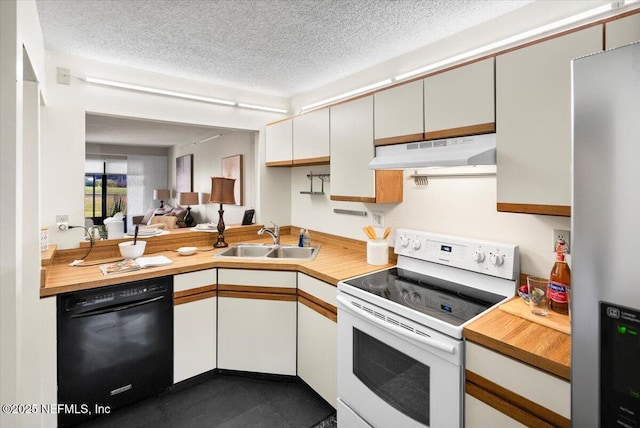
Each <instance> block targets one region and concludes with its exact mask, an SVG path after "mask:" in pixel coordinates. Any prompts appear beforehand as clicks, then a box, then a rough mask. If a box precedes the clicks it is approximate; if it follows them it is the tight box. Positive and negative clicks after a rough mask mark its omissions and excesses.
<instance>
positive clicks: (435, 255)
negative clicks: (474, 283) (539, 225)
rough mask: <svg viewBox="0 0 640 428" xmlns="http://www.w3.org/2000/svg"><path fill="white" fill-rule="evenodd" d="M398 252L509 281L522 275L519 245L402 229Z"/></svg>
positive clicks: (396, 243) (402, 254)
mask: <svg viewBox="0 0 640 428" xmlns="http://www.w3.org/2000/svg"><path fill="white" fill-rule="evenodd" d="M395 252H396V254H398V255H399V256H406V257H412V258H414V259H419V260H425V261H428V262H432V263H438V264H442V265H446V266H452V267H456V268H459V269H466V270H470V271H473V272H478V273H483V274H486V275H492V276H496V277H500V278H504V279H509V280H514V279H517V278H516V277H517V275H518V274H519V272H520V253H519V250H518V246H517V245H515V244H509V243H503V242H493V241H484V240H480V239H474V238H467V237H463V236H456V235H443V234H438V233H431V232H424V231H417V230H410V229H398V230H397V231H396V242H395Z"/></svg>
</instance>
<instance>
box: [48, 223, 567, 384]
mask: <svg viewBox="0 0 640 428" xmlns="http://www.w3.org/2000/svg"><path fill="white" fill-rule="evenodd" d="M259 227H260V226H259V225H253V226H246V227H238V228H233V227H231V228H230V229H227V230H226V231H225V238H226V241H227V242H228V243H229V244H232V243H234V242H253V243H270V242H271V238H270V237H266V238H261V239H254V238H256V237H257V235H256V231H257V230H258V228H259ZM290 230H299V228H297V227H294V226H291V227H287V228H283V229H282V233H283V235H282V237H281V242H282V243H283V244H296V243H297V240H298V236H297V235H290V234H288V233H290ZM148 239H149V240H148V241H147V242H148V243H147V251H146V252H145V255H165V256H167V257H169V258H170V259H171V260H173V263H172V264H171V265H168V266H159V267H153V268H148V269H142V270H138V271H134V272H127V273H122V274H112V275H108V276H105V275H103V274H102V272H101V271H100V269H99V267H98V266H99V265H100V264H103V263H108V262H110V261H114V260H118V259H120V257H119V252H118V248H117V243H118V242H122V241H125V240H131V238H127V239H123V240H113V241H101V242H99V243H98V244H97V245H96V247H94V250H93V251H92V253H91V255H90V256H89V257H87V258H86V259H85V262H84V263H83V264H82V265H79V266H76V267H70V266H69V265H68V264H69V263H70V262H71V261H73V260H75V259H77V258H82V257H83V256H84V255H85V253H86V251H87V249H88V245H89V244H88V243H82V244H81V246H80V248H78V249H73V250H57V251H55V250H54V251H53V253H52V257H53V260H48V261H47V264H48V268H47V275H46V280H45V282H44V286H43V287H42V288H41V289H40V296H41V297H49V296H55V295H57V294H61V293H68V292H71V291H78V290H86V289H90V288H95V287H102V286H107V285H113V284H119V283H122V282H129V281H136V280H140V279H147V278H154V277H158V276H165V275H175V274H180V273H185V272H192V271H197V270H202V269H210V268H232V269H233V268H236V269H264V270H288V271H297V272H302V273H305V274H307V275H309V276H312V277H314V278H317V279H320V280H322V281H324V282H327V283H330V284H333V285H337V284H338V281H341V280H343V279H346V278H351V277H354V276H358V275H363V274H366V273H369V272H374V271H377V270H381V269H384V268H387V267H391V266H394V265H395V259H394V255H393V254H392V251H390V255H391V259H390V263H389V264H387V265H383V266H372V265H368V264H367V261H366V243H365V242H363V241H356V240H353V239H346V238H340V237H336V236H332V235H328V234H323V233H320V232H314V231H311V243H312V244H313V245H318V244H319V245H320V246H321V248H320V251H319V253H318V256H317V257H316V258H315V260H311V261H304V260H274V259H270V260H264V259H225V258H219V257H213V256H214V255H215V254H218V253H220V252H221V251H223V249H213V242H214V241H215V240H216V239H217V233H210V232H193V231H191V230H189V229H180V230H172V231H171V233H170V234H169V235H166V236H158V237H153V238H148ZM181 246H197V247H198V252H196V254H194V255H191V256H180V255H179V254H178V253H177V252H176V251H175V250H176V249H177V248H178V247H181ZM464 337H465V338H466V339H468V340H471V341H473V342H476V343H478V344H480V345H483V346H486V347H488V348H490V349H493V350H495V351H497V352H500V353H502V354H505V355H508V356H511V357H513V358H515V359H518V360H520V361H523V362H525V363H528V364H531V365H532V366H535V367H537V368H540V369H541V370H545V371H547V372H549V373H552V374H554V375H556V376H559V377H561V378H564V379H567V380H569V379H570V363H571V337H570V336H569V335H566V334H564V333H560V332H558V331H556V330H552V329H550V328H547V327H544V326H541V325H538V324H535V323H533V322H530V321H527V320H525V319H522V318H520V317H517V316H514V315H511V314H508V313H506V312H504V311H501V310H498V309H496V310H493V311H491V312H489V313H487V314H486V315H484V316H482V317H481V318H479V319H477V320H476V321H474V322H472V323H471V324H469V325H468V326H467V327H465V329H464Z"/></svg>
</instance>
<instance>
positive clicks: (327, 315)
mask: <svg viewBox="0 0 640 428" xmlns="http://www.w3.org/2000/svg"><path fill="white" fill-rule="evenodd" d="M298 302H299V303H301V304H303V305H305V306H306V307H308V308H309V309H311V310H312V311H314V312H317V313H318V314H320V315H322V316H323V317H325V318H327V319H329V320H331V321H333V322H338V314H337V313H336V312H332V311H330V310H328V309H327V308H325V307H324V306H321V305H318V304H316V302H315V301H311V300H309V299H306V298H305V297H304V296H298Z"/></svg>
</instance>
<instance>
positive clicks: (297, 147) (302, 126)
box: [293, 108, 329, 165]
mask: <svg viewBox="0 0 640 428" xmlns="http://www.w3.org/2000/svg"><path fill="white" fill-rule="evenodd" d="M328 163H329V109H328V108H324V109H321V110H316V111H312V112H310V113H305V114H301V115H299V116H295V117H294V118H293V164H294V165H319V164H328Z"/></svg>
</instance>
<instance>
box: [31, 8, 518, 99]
mask: <svg viewBox="0 0 640 428" xmlns="http://www.w3.org/2000/svg"><path fill="white" fill-rule="evenodd" d="M36 3H37V8H38V13H39V15H40V21H41V26H42V31H43V34H44V40H45V45H46V48H47V50H50V51H54V52H59V53H63V54H68V55H76V56H81V57H85V58H90V59H95V60H99V61H104V62H108V63H114V64H120V65H125V66H130V67H134V68H139V69H144V70H149V71H155V72H160V73H164V74H169V75H174V76H179V77H185V78H191V79H197V80H202V81H207V82H212V83H216V84H220V85H224V86H228V87H232V88H238V89H247V90H253V91H256V92H261V93H265V94H271V95H278V96H285V97H291V96H294V95H297V94H300V93H304V92H306V91H309V90H312V89H315V88H317V87H320V86H322V85H324V84H326V83H329V82H332V81H335V80H338V79H340V78H343V77H346V76H348V75H351V74H353V73H356V72H359V71H362V70H364V69H367V68H369V67H372V66H374V65H377V64H379V63H382V62H384V61H387V60H389V59H392V58H395V57H397V56H400V55H402V54H405V53H407V52H410V51H412V50H415V49H417V48H420V47H423V46H426V45H428V44H430V43H432V42H434V41H436V40H439V39H442V38H444V37H446V36H449V35H452V34H454V33H457V32H460V31H462V30H464V29H466V28H469V27H472V26H475V25H478V24H480V23H483V22H485V21H488V20H490V19H492V18H495V17H497V16H500V15H503V14H505V13H508V12H511V11H513V10H515V9H517V8H520V7H522V6H525V5H527V4H528V3H531V1H529V0H448V1H447V0H188V1H185V0H172V1H167V0H108V1H106V0H105V1H95V0H37V2H36Z"/></svg>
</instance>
